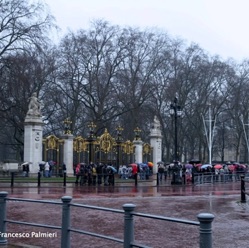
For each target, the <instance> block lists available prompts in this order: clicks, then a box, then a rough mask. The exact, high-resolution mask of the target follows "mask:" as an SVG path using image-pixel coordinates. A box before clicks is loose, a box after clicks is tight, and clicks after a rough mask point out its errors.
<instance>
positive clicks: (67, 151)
mask: <svg viewBox="0 0 249 248" xmlns="http://www.w3.org/2000/svg"><path fill="white" fill-rule="evenodd" d="M62 139H63V140H64V146H63V163H65V165H66V167H67V175H69V176H72V175H73V139H74V136H73V135H72V134H64V135H63V136H62Z"/></svg>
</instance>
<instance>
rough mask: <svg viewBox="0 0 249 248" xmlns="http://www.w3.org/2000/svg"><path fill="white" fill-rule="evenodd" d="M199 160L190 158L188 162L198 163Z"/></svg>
mask: <svg viewBox="0 0 249 248" xmlns="http://www.w3.org/2000/svg"><path fill="white" fill-rule="evenodd" d="M200 162H201V161H200V159H191V160H190V161H189V164H199V163H200Z"/></svg>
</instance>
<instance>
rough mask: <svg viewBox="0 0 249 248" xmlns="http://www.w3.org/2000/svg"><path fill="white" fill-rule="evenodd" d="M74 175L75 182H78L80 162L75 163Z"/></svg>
mask: <svg viewBox="0 0 249 248" xmlns="http://www.w3.org/2000/svg"><path fill="white" fill-rule="evenodd" d="M75 176H76V181H75V184H78V183H79V179H80V164H77V165H76V168H75Z"/></svg>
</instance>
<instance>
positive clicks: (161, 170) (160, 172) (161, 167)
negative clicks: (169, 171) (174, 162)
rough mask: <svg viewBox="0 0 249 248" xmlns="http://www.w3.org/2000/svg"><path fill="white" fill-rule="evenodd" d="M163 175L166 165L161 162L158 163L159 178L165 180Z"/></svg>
mask: <svg viewBox="0 0 249 248" xmlns="http://www.w3.org/2000/svg"><path fill="white" fill-rule="evenodd" d="M163 175H164V165H163V164H159V165H158V176H159V180H160V181H162V180H163Z"/></svg>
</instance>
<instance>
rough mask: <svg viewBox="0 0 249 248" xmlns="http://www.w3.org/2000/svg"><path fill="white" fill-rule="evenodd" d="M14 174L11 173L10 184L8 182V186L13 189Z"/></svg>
mask: <svg viewBox="0 0 249 248" xmlns="http://www.w3.org/2000/svg"><path fill="white" fill-rule="evenodd" d="M14 175H15V174H14V172H11V182H10V186H11V187H13V186H14Z"/></svg>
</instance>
